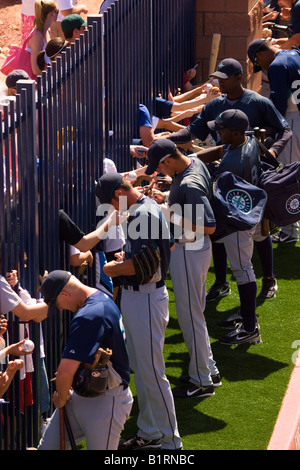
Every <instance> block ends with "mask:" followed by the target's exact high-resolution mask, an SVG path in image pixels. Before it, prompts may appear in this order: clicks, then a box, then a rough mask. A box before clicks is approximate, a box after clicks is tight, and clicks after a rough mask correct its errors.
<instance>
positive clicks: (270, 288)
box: [258, 277, 278, 299]
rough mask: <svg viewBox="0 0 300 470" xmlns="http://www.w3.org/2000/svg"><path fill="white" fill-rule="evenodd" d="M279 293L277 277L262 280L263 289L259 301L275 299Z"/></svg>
mask: <svg viewBox="0 0 300 470" xmlns="http://www.w3.org/2000/svg"><path fill="white" fill-rule="evenodd" d="M277 291H278V285H277V280H276V279H275V277H266V278H263V280H262V288H261V291H260V293H259V296H258V298H259V299H274V298H275V297H276V292H277Z"/></svg>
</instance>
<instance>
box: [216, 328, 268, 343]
mask: <svg viewBox="0 0 300 470" xmlns="http://www.w3.org/2000/svg"><path fill="white" fill-rule="evenodd" d="M219 342H220V343H221V344H228V345H239V344H245V343H250V344H258V343H261V336H260V332H259V328H258V326H257V327H256V328H255V330H254V331H252V332H251V333H249V332H248V331H246V330H244V328H243V324H242V323H238V324H237V326H236V328H235V329H234V330H233V331H231V332H230V333H228V334H227V335H226V336H222V337H221V338H219Z"/></svg>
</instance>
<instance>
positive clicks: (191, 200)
mask: <svg viewBox="0 0 300 470" xmlns="http://www.w3.org/2000/svg"><path fill="white" fill-rule="evenodd" d="M209 182H210V175H209V172H208V170H207V168H206V166H205V165H204V164H203V162H201V160H199V159H198V158H197V157H193V156H191V163H190V165H189V166H188V167H187V168H186V169H185V170H184V171H183V172H182V173H180V174H178V175H177V176H176V177H175V178H174V179H173V182H172V185H171V189H170V194H169V198H168V204H169V207H170V208H171V210H173V212H174V213H177V214H179V215H181V216H182V217H184V218H185V219H189V220H190V221H191V222H192V224H194V225H201V224H203V226H207V227H214V226H215V217H214V213H213V210H212V208H211V206H210V203H209V198H210V195H211V194H210V183H209ZM200 206H202V207H203V208H204V214H203V216H204V220H199V217H202V213H201V211H198V210H197V207H200ZM176 209H179V211H180V212H179V211H177V210H176ZM172 225H173V224H171V229H172Z"/></svg>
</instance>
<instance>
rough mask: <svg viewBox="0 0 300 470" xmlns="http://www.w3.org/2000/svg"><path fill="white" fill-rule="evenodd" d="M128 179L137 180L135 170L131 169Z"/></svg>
mask: <svg viewBox="0 0 300 470" xmlns="http://www.w3.org/2000/svg"><path fill="white" fill-rule="evenodd" d="M127 179H128V181H135V180H137V176H136V174H135V172H134V171H130V172H129V173H128V175H127Z"/></svg>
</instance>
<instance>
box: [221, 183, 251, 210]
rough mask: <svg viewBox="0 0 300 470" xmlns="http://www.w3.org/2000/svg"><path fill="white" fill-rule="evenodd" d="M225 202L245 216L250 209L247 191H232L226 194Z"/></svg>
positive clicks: (249, 197) (249, 198)
mask: <svg viewBox="0 0 300 470" xmlns="http://www.w3.org/2000/svg"><path fill="white" fill-rule="evenodd" d="M226 201H227V202H229V203H230V204H232V205H233V206H234V207H235V208H236V209H237V210H239V211H240V212H244V213H245V214H248V213H249V212H250V211H251V209H252V199H251V196H250V195H249V193H247V191H242V190H240V189H232V190H231V191H229V192H228V193H227V194H226Z"/></svg>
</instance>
